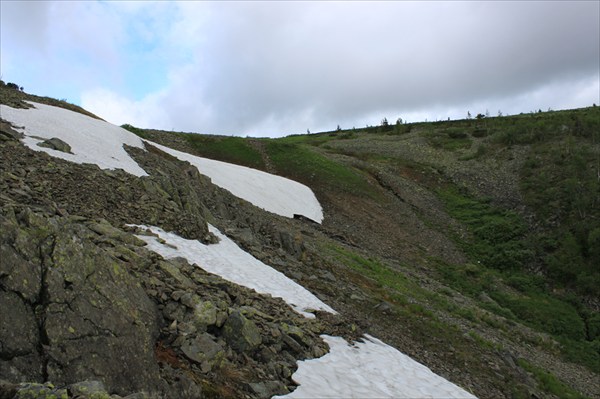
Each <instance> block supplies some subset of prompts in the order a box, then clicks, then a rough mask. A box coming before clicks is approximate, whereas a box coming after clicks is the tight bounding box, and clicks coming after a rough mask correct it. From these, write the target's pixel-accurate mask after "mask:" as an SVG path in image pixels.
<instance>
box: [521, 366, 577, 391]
mask: <svg viewBox="0 0 600 399" xmlns="http://www.w3.org/2000/svg"><path fill="white" fill-rule="evenodd" d="M517 363H518V364H519V366H521V367H522V368H524V369H525V370H527V371H528V372H530V373H531V374H532V375H533V377H534V378H535V380H536V382H537V384H538V388H539V389H540V390H542V391H544V392H549V393H551V394H553V395H556V396H557V397H559V398H564V399H585V398H586V397H585V396H583V395H581V394H580V393H579V392H577V391H575V390H574V389H572V388H570V387H569V386H567V385H565V384H564V383H563V382H561V381H560V380H559V379H558V378H556V377H555V376H553V375H552V374H550V373H548V372H547V371H545V370H543V369H541V368H539V367H537V366H534V365H532V364H530V363H529V362H527V361H526V360H524V359H519V360H518V362H517Z"/></svg>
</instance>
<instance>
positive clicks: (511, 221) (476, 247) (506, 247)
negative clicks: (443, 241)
mask: <svg viewBox="0 0 600 399" xmlns="http://www.w3.org/2000/svg"><path fill="white" fill-rule="evenodd" d="M438 196H439V198H440V199H441V200H442V201H443V202H444V204H445V206H446V210H447V211H448V214H449V215H450V216H452V217H453V218H455V219H456V220H458V221H459V222H461V223H463V224H464V225H465V226H467V228H468V229H469V231H470V232H471V234H472V240H470V241H460V244H461V246H462V248H463V250H464V251H465V252H466V253H467V254H468V255H469V256H470V258H471V259H472V260H473V261H475V262H477V263H480V264H483V265H485V266H488V267H491V268H494V269H498V270H519V269H522V268H523V266H524V265H525V264H526V263H527V262H529V261H530V259H531V258H532V256H533V253H532V251H531V250H530V249H528V245H527V242H526V241H525V233H526V231H527V227H526V225H525V223H524V222H523V220H522V219H521V217H520V216H519V215H518V214H516V213H515V212H512V211H507V210H503V209H500V208H497V207H493V206H491V205H490V204H489V203H487V202H486V201H481V200H477V199H474V198H471V197H469V196H467V195H465V194H461V193H460V192H459V191H458V190H457V189H455V188H446V189H443V190H439V191H438Z"/></svg>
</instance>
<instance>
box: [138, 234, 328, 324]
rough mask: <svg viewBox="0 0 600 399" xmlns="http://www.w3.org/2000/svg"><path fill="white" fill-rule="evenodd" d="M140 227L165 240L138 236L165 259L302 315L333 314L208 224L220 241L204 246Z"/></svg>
mask: <svg viewBox="0 0 600 399" xmlns="http://www.w3.org/2000/svg"><path fill="white" fill-rule="evenodd" d="M140 227H143V228H148V229H150V230H151V231H152V232H153V233H154V234H158V236H159V237H160V238H161V239H162V240H164V241H165V243H166V244H167V245H165V244H162V243H160V242H159V241H158V240H157V238H156V237H154V236H145V235H139V236H138V237H139V238H141V239H142V240H144V241H146V243H147V244H148V249H150V250H151V251H154V252H156V253H158V254H160V255H162V256H163V257H165V258H167V259H169V258H176V257H183V258H185V259H187V261H188V262H189V263H190V264H194V263H195V264H197V265H198V266H199V267H201V268H202V269H204V270H206V271H207V272H210V273H214V274H216V275H218V276H221V277H223V278H224V279H225V280H228V281H231V282H233V283H236V284H239V285H242V286H244V287H248V288H252V289H254V290H255V291H256V292H259V293H261V294H270V295H271V296H273V297H277V298H282V299H283V300H284V301H285V302H286V303H288V304H289V305H290V306H291V307H292V308H293V309H294V310H295V311H297V312H298V313H301V314H302V315H304V316H305V317H309V318H314V317H315V315H314V314H312V313H311V311H314V310H323V311H326V312H330V313H336V311H335V310H333V309H332V308H331V307H329V306H328V305H326V304H325V303H323V302H322V301H321V300H320V299H319V298H317V297H316V296H314V295H313V294H312V293H311V292H310V291H308V290H307V289H306V288H304V287H302V286H301V285H299V284H297V283H295V282H294V281H293V280H291V279H289V278H288V277H286V276H285V275H284V274H283V273H280V272H278V271H277V270H275V269H273V268H272V267H270V266H268V265H266V264H264V263H263V262H261V261H260V260H258V259H256V258H255V257H253V256H252V255H250V254H249V253H247V252H245V251H244V250H243V249H241V248H240V247H238V246H237V244H236V243H235V242H233V241H232V240H231V239H229V238H228V237H227V236H225V235H224V234H222V233H221V232H220V231H219V230H218V229H217V228H215V227H213V226H211V225H210V224H209V225H208V227H209V230H210V232H212V233H213V234H214V235H215V236H217V237H218V238H219V240H220V242H219V243H218V244H212V245H204V244H202V243H201V242H199V241H198V240H187V239H185V238H182V237H179V236H178V235H176V234H173V233H167V232H165V231H164V230H162V229H160V228H158V227H147V226H140Z"/></svg>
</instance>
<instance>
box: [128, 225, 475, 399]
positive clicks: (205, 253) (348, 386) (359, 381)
mask: <svg viewBox="0 0 600 399" xmlns="http://www.w3.org/2000/svg"><path fill="white" fill-rule="evenodd" d="M138 227H142V228H146V229H149V230H150V231H152V232H153V233H154V234H157V235H158V236H159V238H160V239H162V240H164V243H161V242H159V240H158V239H157V237H154V236H147V235H137V237H138V238H140V239H142V240H144V241H145V242H146V243H147V244H148V249H150V250H152V251H154V252H156V253H158V254H160V255H162V256H163V257H165V258H176V257H183V258H185V259H186V260H187V261H188V262H189V263H191V264H194V263H195V264H196V265H198V266H199V267H201V268H202V269H204V270H206V271H208V272H210V273H214V274H216V275H219V276H221V277H223V278H224V279H226V280H229V281H231V282H234V283H236V284H239V285H243V286H246V287H249V288H252V289H254V290H256V291H257V292H260V293H264V294H270V295H272V296H274V297H279V298H283V300H284V301H285V302H286V303H288V304H289V305H290V306H291V307H292V308H293V309H294V310H296V311H297V312H299V313H301V314H303V315H304V316H306V317H315V316H314V315H313V314H312V313H310V311H309V310H313V309H320V310H324V311H327V312H332V313H335V311H334V310H333V309H332V308H330V307H329V306H328V305H326V304H325V303H323V302H322V301H321V300H319V299H318V298H317V297H315V296H314V295H313V294H312V293H310V292H309V291H308V290H306V289H305V288H303V287H302V286H300V285H298V284H297V283H295V282H294V281H292V280H291V279H289V278H288V277H286V276H285V275H284V274H283V273H280V272H278V271H276V270H275V269H273V268H271V267H270V266H267V265H265V264H264V263H262V262H261V261H259V260H258V259H256V258H254V257H253V256H252V255H250V254H248V253H247V252H244V251H243V250H242V249H241V248H240V247H238V246H237V245H236V244H235V243H234V242H233V241H231V240H230V239H229V238H228V237H226V236H225V235H223V234H222V233H221V232H220V231H219V230H218V229H216V228H215V227H213V226H211V225H209V229H210V231H211V232H212V233H213V234H215V235H216V236H217V237H219V239H220V240H221V241H220V242H219V243H218V244H213V245H204V244H202V243H201V242H199V241H198V240H187V239H184V238H181V237H179V236H177V235H176V234H173V233H167V232H165V231H164V230H162V229H160V228H158V227H147V226H138ZM322 338H323V339H324V341H325V342H326V343H327V344H328V345H329V348H330V352H329V353H328V354H326V355H325V356H323V357H320V358H318V359H312V360H304V361H299V362H298V370H297V371H296V372H295V373H294V374H293V375H292V379H293V380H294V381H295V382H296V383H298V384H299V387H298V388H296V390H295V391H294V392H292V393H290V394H288V395H285V396H278V398H475V397H474V396H473V395H471V394H470V393H468V392H467V391H465V390H463V389H462V388H460V387H458V386H456V385H454V384H453V383H451V382H449V381H448V380H446V379H444V378H442V377H440V376H439V375H437V374H435V373H434V372H432V371H431V370H430V369H428V368H427V367H425V366H423V365H422V364H420V363H418V362H416V361H415V360H413V359H411V358H410V357H408V356H406V355H405V354H403V353H402V352H400V351H398V350H397V349H395V348H393V347H391V346H389V345H387V344H385V343H383V342H382V341H380V340H378V339H376V338H373V337H371V336H368V335H367V336H365V338H364V342H357V343H355V344H353V345H350V344H348V342H346V340H344V339H343V338H341V337H331V336H327V335H323V336H322Z"/></svg>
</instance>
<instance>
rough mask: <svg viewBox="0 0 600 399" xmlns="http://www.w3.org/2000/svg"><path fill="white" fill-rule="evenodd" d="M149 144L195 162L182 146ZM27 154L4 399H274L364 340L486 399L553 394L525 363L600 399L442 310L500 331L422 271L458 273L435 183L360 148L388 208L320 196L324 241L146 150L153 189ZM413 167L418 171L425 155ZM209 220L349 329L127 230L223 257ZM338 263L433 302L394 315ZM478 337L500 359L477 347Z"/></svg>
mask: <svg viewBox="0 0 600 399" xmlns="http://www.w3.org/2000/svg"><path fill="white" fill-rule="evenodd" d="M11 101H12V100H11ZM15 101H16V100H15ZM155 136H156V137H155ZM155 136H153V137H152V139H154V140H156V141H157V142H161V144H165V145H169V146H172V147H173V148H176V149H178V150H183V151H185V150H186V149H187V150H189V148H188V147H187V146H186V143H185V141H184V140H181V139H180V138H178V136H169V135H168V134H164V133H161V134H158V133H157V134H156V135H155ZM161 137H163V139H161ZM18 138H19V134H18V133H17V132H16V131H15V130H14V129H13V128H12V127H11V126H10V125H9V124H7V123H1V124H0V226H1V230H0V259H2V263H1V267H0V308H1V309H3V311H2V312H3V314H2V317H1V318H0V344H1V345H0V380H4V381H2V382H0V398H3V397H7V398H12V397H39V396H41V393H40V392H46V394H52V395H56V397H67V398H75V397H79V398H85V397H90V398H91V397H108V396H109V395H112V397H115V398H116V397H128V396H129V397H135V398H139V397H169V398H170V397H188V398H196V397H208V398H211V397H214V398H217V397H236V398H237V397H248V398H264V397H270V396H272V395H274V394H281V393H285V392H289V391H290V390H293V389H294V386H295V384H294V382H293V381H292V379H291V375H292V373H293V372H294V370H295V369H296V361H297V360H299V359H306V358H312V357H318V356H321V355H323V354H324V353H326V351H327V347H326V345H324V344H323V342H322V340H321V339H320V338H319V335H320V334H331V335H341V336H343V337H345V338H347V339H349V340H353V339H357V338H359V337H360V335H361V334H362V333H363V332H368V333H370V334H372V335H374V336H376V337H378V338H381V339H382V340H384V341H385V342H387V343H389V344H391V345H393V346H395V347H396V348H398V349H399V350H401V351H403V352H404V353H406V354H408V355H410V356H411V357H413V358H415V359H416V360H418V361H420V362H422V363H424V364H425V365H427V366H428V367H430V368H431V369H432V370H433V371H434V372H436V373H438V374H440V375H442V376H444V377H446V378H448V379H449V380H451V381H452V382H454V383H457V384H459V385H460V386H462V387H463V388H465V389H467V390H470V391H472V392H473V393H474V394H476V395H477V396H479V397H482V398H488V397H490V398H491V397H498V398H501V397H512V396H514V395H515V392H518V393H520V394H521V395H523V394H524V395H527V396H531V397H542V396H543V394H542V393H541V392H542V391H541V390H540V388H539V387H538V386H537V383H536V382H535V381H534V380H533V379H532V377H531V375H530V374H528V373H527V372H526V371H524V370H523V369H522V368H521V367H520V366H519V365H518V364H517V359H518V358H521V357H523V358H527V359H531V360H532V361H536V362H537V363H540V364H543V365H544V367H547V368H548V369H552V367H554V369H553V372H555V373H556V374H557V375H561V376H562V377H564V379H565V380H567V381H571V382H572V383H573V385H574V386H576V387H577V388H578V389H579V390H580V391H581V392H584V393H586V394H587V395H589V396H592V397H594V396H600V387H599V385H600V383H599V382H598V381H597V379H596V377H597V376H595V375H594V374H593V373H591V372H589V371H586V369H584V368H582V367H578V366H575V365H572V364H570V363H566V362H564V361H562V360H561V359H560V358H559V357H558V356H557V355H556V354H554V355H553V354H552V353H551V351H550V353H549V352H548V351H547V350H545V349H544V348H543V347H537V346H536V345H532V344H531V342H534V341H535V339H537V337H538V335H539V334H536V333H534V332H532V331H531V330H529V329H527V328H525V327H523V326H520V325H519V326H517V325H511V326H509V327H508V328H507V330H503V329H497V328H496V329H494V328H492V327H491V326H488V325H485V324H482V323H477V322H470V321H468V320H465V319H464V318H460V317H457V316H456V314H452V313H450V312H445V311H443V309H442V308H440V306H439V303H438V304H436V303H437V302H435V301H439V296H440V295H442V294H441V293H443V295H442V296H443V298H444V299H443V300H444V301H445V302H444V303H445V304H446V305H444V306H453V307H463V308H468V309H473V312H475V314H476V315H477V318H480V317H483V316H486V317H491V315H489V314H485V312H484V311H483V310H481V309H479V308H478V307H477V304H476V303H473V302H472V301H471V300H469V299H468V298H465V297H464V296H462V295H460V294H459V293H457V292H455V291H453V290H450V289H449V288H447V287H444V286H443V285H442V284H440V283H439V282H438V281H437V280H436V279H435V278H434V277H433V276H432V275H431V272H432V269H431V268H430V267H429V266H428V264H427V263H426V262H423V259H426V258H427V257H426V256H424V254H430V255H431V256H432V257H444V258H450V259H454V260H456V261H460V260H462V259H464V255H463V254H462V253H461V251H460V250H459V249H457V248H456V246H455V244H454V243H453V242H452V240H450V239H449V238H448V234H443V231H446V232H447V231H452V232H453V233H455V234H461V233H463V232H462V228H461V226H460V225H458V224H456V222H454V221H453V220H452V219H451V218H449V217H448V216H447V215H446V214H445V213H444V212H443V210H442V207H441V206H440V204H439V202H437V201H438V200H437V199H436V198H435V196H433V195H432V194H431V193H430V192H428V191H427V190H423V188H422V186H421V185H419V184H418V182H419V179H431V178H432V177H431V176H432V174H430V173H423V174H421V175H420V174H419V171H418V170H415V169H412V168H407V167H402V166H394V168H389V167H383V166H381V165H376V164H373V163H369V162H366V161H364V160H361V158H360V157H353V156H349V155H348V154H351V153H355V152H356V151H358V148H338V151H337V152H338V154H337V156H338V157H339V158H340V159H342V160H343V161H344V162H349V163H352V164H354V165H356V166H357V167H358V168H359V169H361V170H363V171H365V173H367V174H368V175H369V176H370V179H371V181H372V183H373V185H374V187H376V189H377V190H379V193H380V194H381V196H382V198H383V199H384V200H383V201H381V202H373V201H370V200H368V199H365V198H362V197H359V196H355V197H353V196H348V195H339V194H338V193H327V192H317V196H318V197H319V199H320V201H321V202H322V203H323V205H324V207H325V213H326V218H325V221H324V224H323V225H322V226H321V225H316V224H314V223H311V222H310V221H306V220H293V219H292V220H290V219H287V218H283V217H279V216H276V215H273V214H269V213H267V212H265V211H262V210H260V209H257V208H256V207H254V206H252V205H250V204H249V203H247V202H245V201H243V200H240V199H238V198H236V197H234V196H233V195H231V194H230V193H229V192H227V191H225V190H223V189H220V188H219V187H216V186H214V185H213V184H212V183H211V182H210V179H208V178H206V177H204V176H202V175H200V174H199V173H198V171H197V170H196V169H195V168H193V167H191V166H190V165H189V164H187V163H185V162H181V161H178V160H176V159H174V158H173V157H171V156H169V155H168V154H165V153H164V152H162V151H160V150H158V149H156V148H154V147H152V146H147V151H143V150H140V149H135V148H128V149H127V150H128V151H129V153H130V154H131V155H132V157H134V159H135V160H136V161H137V162H138V163H139V164H140V166H141V167H142V168H144V169H145V170H146V171H147V172H148V174H149V176H148V177H142V178H137V177H134V176H131V175H129V174H127V173H125V172H123V171H119V170H117V171H105V170H100V169H99V168H98V167H96V166H93V165H78V164H73V163H69V162H66V161H63V160H60V159H57V158H52V157H50V156H48V155H47V154H45V153H40V152H34V151H32V150H30V149H28V148H26V147H25V146H23V145H22V144H21V143H20V142H19V141H18ZM161 140H163V141H161ZM255 145H261V144H260V143H258V144H255ZM348 145H352V144H348ZM377 145H378V144H376V143H371V144H368V143H365V145H364V146H361V148H362V149H363V150H364V149H369V148H370V147H369V146H377ZM380 150H381V148H379V147H378V148H375V147H373V151H380ZM406 152H407V156H408V154H412V156H415V155H414V154H415V149H414V148H413V149H412V150H411V149H410V148H409V149H406ZM263 156H265V154H263ZM431 156H432V157H435V156H436V155H435V154H432V155H431ZM511 156H514V157H515V159H517V160H518V154H514V155H511ZM453 165H454V166H453ZM270 167H271V168H272V167H273V166H272V165H271V166H270ZM460 167H461V164H459V163H456V162H453V161H451V160H450V161H448V168H447V170H445V171H440V172H439V173H443V174H444V178H446V177H447V176H448V175H451V176H454V178H455V179H457V181H461V179H479V177H477V176H479V175H477V176H475V177H469V176H473V175H469V174H467V173H464V171H463V170H462V169H460ZM490 171H491V172H490V173H493V174H494V176H498V178H497V179H495V178H494V179H495V180H493V182H492V183H490V184H487V183H486V184H483V185H482V186H481V187H482V188H481V189H482V190H483V191H486V190H497V187H498V185H500V187H501V188H500V190H501V191H502V193H504V194H503V195H505V197H506V199H505V200H506V201H511V200H512V197H511V196H512V195H513V194H511V193H514V188H513V187H511V185H510V184H511V183H510V182H509V179H507V177H509V175H510V173H511V172H510V170H509V171H503V170H494V167H493V165H491V166H490ZM434 176H435V174H434ZM440 180H443V179H442V176H440ZM502 182H507V183H506V184H504V185H502V184H503V183H502ZM490 192H491V191H490ZM502 198H504V197H502ZM206 222H209V223H211V224H213V225H214V226H216V227H217V228H219V230H220V231H222V232H224V233H225V234H226V235H228V236H229V237H230V238H232V239H233V240H234V241H236V242H237V243H238V245H240V246H241V247H242V248H243V249H245V250H246V251H248V252H249V253H251V254H253V255H254V256H255V257H257V258H258V259H260V260H262V261H263V262H265V263H267V264H269V265H271V266H273V267H274V268H276V269H277V270H279V271H281V272H283V273H285V274H286V275H287V276H288V277H290V278H292V279H294V280H295V281H297V282H299V283H300V284H301V285H303V286H305V287H306V288H308V289H309V290H311V291H312V292H313V293H315V294H316V295H317V296H319V297H320V298H321V299H322V300H323V301H325V302H326V303H328V304H329V305H331V306H332V307H333V308H335V309H336V310H338V311H339V312H340V314H339V315H335V316H334V315H330V314H324V313H321V314H319V315H318V318H317V319H316V320H313V319H306V318H304V317H302V316H300V315H299V314H297V313H295V312H294V311H292V310H291V309H290V308H289V307H288V306H287V305H286V304H285V303H284V302H283V301H281V300H278V299H274V298H271V297H266V296H264V295H259V294H257V293H255V292H254V291H252V290H249V289H246V288H243V287H240V286H236V285H234V284H231V283H228V282H227V281H224V280H223V279H221V278H219V277H217V276H214V275H211V274H208V273H206V272H204V271H202V269H200V268H199V267H197V266H195V265H189V264H188V263H187V262H186V261H185V260H183V259H173V260H165V259H162V258H161V257H160V256H159V255H156V254H154V253H152V252H150V251H148V250H147V249H146V248H145V246H144V244H143V242H142V241H141V240H139V239H137V238H136V237H135V236H134V234H147V233H145V232H144V231H142V230H139V229H136V228H131V227H127V226H126V225H128V224H136V225H143V224H145V225H154V226H159V227H161V228H163V229H164V230H167V231H174V232H176V233H178V234H179V235H181V236H183V237H186V238H189V239H199V240H201V241H203V242H205V243H210V242H214V239H215V238H214V237H213V236H212V235H211V234H209V233H208V230H207V226H206ZM434 222H435V223H434ZM332 248H333V249H332ZM336 250H345V251H350V252H352V253H353V254H358V255H361V256H363V257H364V258H365V259H370V258H378V259H384V260H386V262H388V263H387V264H388V265H389V266H390V267H392V268H394V269H395V270H397V271H399V272H400V273H401V274H402V275H403V276H404V279H405V280H406V284H412V285H411V287H413V285H416V286H418V287H420V288H419V289H414V291H410V295H413V293H419V292H423V296H422V297H417V296H416V295H415V296H414V297H411V296H410V295H409V296H408V297H407V298H406V299H405V300H404V301H399V300H398V298H397V297H396V296H394V292H393V290H392V289H390V288H389V287H386V286H382V285H381V284H380V283H379V282H378V281H376V280H374V279H373V278H371V277H368V276H366V275H364V274H362V273H359V272H357V271H356V270H355V269H352V268H350V267H349V266H348V261H347V260H345V259H343V258H340V257H339V256H336V252H335V251H336ZM6 260H10V261H6ZM5 309H6V311H5ZM432 315H433V316H432ZM498 323H507V324H506V325H508V322H507V321H506V320H501V319H499V320H498ZM506 331H508V332H506ZM471 332H477V334H478V336H482V337H484V338H485V339H486V340H487V341H488V342H492V343H496V344H497V345H495V346H494V345H492V346H486V345H482V343H481V342H478V341H477V340H476V339H475V338H474V337H475V335H473V334H470V333H471ZM515 337H516V338H515ZM24 381H27V383H25V382H24ZM509 387H510V389H509ZM38 393H40V394H38ZM15 395H16V396H15ZM27 395H30V396H27ZM35 395H38V396H35ZM94 395H95V396H94ZM42 397H43V396H42Z"/></svg>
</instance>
